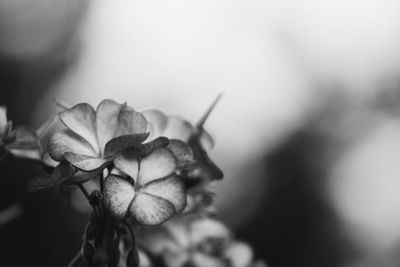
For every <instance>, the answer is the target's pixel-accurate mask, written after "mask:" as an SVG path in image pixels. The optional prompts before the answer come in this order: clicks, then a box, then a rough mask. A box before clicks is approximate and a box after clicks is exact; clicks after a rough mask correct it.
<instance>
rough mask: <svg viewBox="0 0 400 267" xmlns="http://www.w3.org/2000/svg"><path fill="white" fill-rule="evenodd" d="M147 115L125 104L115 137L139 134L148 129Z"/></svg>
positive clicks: (120, 114)
mask: <svg viewBox="0 0 400 267" xmlns="http://www.w3.org/2000/svg"><path fill="white" fill-rule="evenodd" d="M146 127H147V122H146V119H145V117H144V116H143V115H142V114H141V113H139V112H136V111H135V110H134V109H133V108H131V107H128V106H126V105H123V106H122V108H121V111H120V113H119V117H118V127H117V130H116V132H115V135H114V137H117V136H120V135H129V134H138V133H144V132H145V131H146Z"/></svg>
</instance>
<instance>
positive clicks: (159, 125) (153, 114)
mask: <svg viewBox="0 0 400 267" xmlns="http://www.w3.org/2000/svg"><path fill="white" fill-rule="evenodd" d="M142 114H143V116H144V117H145V118H146V120H147V131H148V132H149V133H150V136H149V139H150V140H153V139H155V138H157V137H159V136H162V135H163V132H164V130H165V128H166V127H167V122H168V117H167V116H166V115H165V114H164V113H162V112H161V111H159V110H156V109H149V110H145V111H143V112H142Z"/></svg>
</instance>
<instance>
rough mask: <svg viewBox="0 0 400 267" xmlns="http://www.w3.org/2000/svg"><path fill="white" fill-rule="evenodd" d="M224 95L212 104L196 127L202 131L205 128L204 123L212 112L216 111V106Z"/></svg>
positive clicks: (219, 96) (219, 95)
mask: <svg viewBox="0 0 400 267" xmlns="http://www.w3.org/2000/svg"><path fill="white" fill-rule="evenodd" d="M221 97H222V93H219V94H218V95H217V97H216V98H215V100H214V101H213V102H212V104H211V106H210V107H209V108H208V109H207V110H206V112H205V113H204V114H203V116H201V118H200V120H199V121H198V122H197V123H196V127H197V128H198V129H199V130H201V129H202V128H203V125H204V123H205V122H206V120H207V119H208V117H209V116H210V114H211V112H212V111H213V110H214V108H215V106H216V105H217V103H218V101H219V100H220V99H221Z"/></svg>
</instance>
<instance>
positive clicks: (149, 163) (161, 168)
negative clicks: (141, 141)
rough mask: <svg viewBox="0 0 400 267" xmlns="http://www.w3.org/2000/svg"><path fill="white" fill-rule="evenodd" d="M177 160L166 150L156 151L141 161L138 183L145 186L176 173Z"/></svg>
mask: <svg viewBox="0 0 400 267" xmlns="http://www.w3.org/2000/svg"><path fill="white" fill-rule="evenodd" d="M175 168H176V159H175V157H174V155H173V154H172V152H170V151H169V150H168V149H166V148H159V149H156V150H154V151H153V152H152V153H151V154H150V155H148V156H147V157H145V158H143V159H142V160H141V161H140V171H139V178H138V183H139V184H140V185H142V186H143V185H145V184H147V183H150V182H151V181H154V180H157V179H160V178H164V177H167V176H169V175H170V174H171V173H173V172H174V171H175Z"/></svg>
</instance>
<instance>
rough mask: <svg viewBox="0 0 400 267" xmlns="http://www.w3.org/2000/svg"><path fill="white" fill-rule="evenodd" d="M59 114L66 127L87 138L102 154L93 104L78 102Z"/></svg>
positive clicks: (98, 152) (97, 151)
mask: <svg viewBox="0 0 400 267" xmlns="http://www.w3.org/2000/svg"><path fill="white" fill-rule="evenodd" d="M59 116H60V119H61V121H62V122H63V123H64V125H65V126H66V127H68V128H69V129H71V130H72V131H73V132H75V133H76V134H78V135H79V136H81V137H83V138H84V139H86V140H87V141H88V142H89V144H90V145H91V146H92V147H93V149H94V150H95V152H96V153H97V154H100V148H99V146H98V143H97V129H96V112H95V110H94V109H93V107H92V106H91V105H89V104H87V103H81V104H77V105H75V106H74V107H72V108H70V109H67V110H65V111H62V112H60V113H59Z"/></svg>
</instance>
